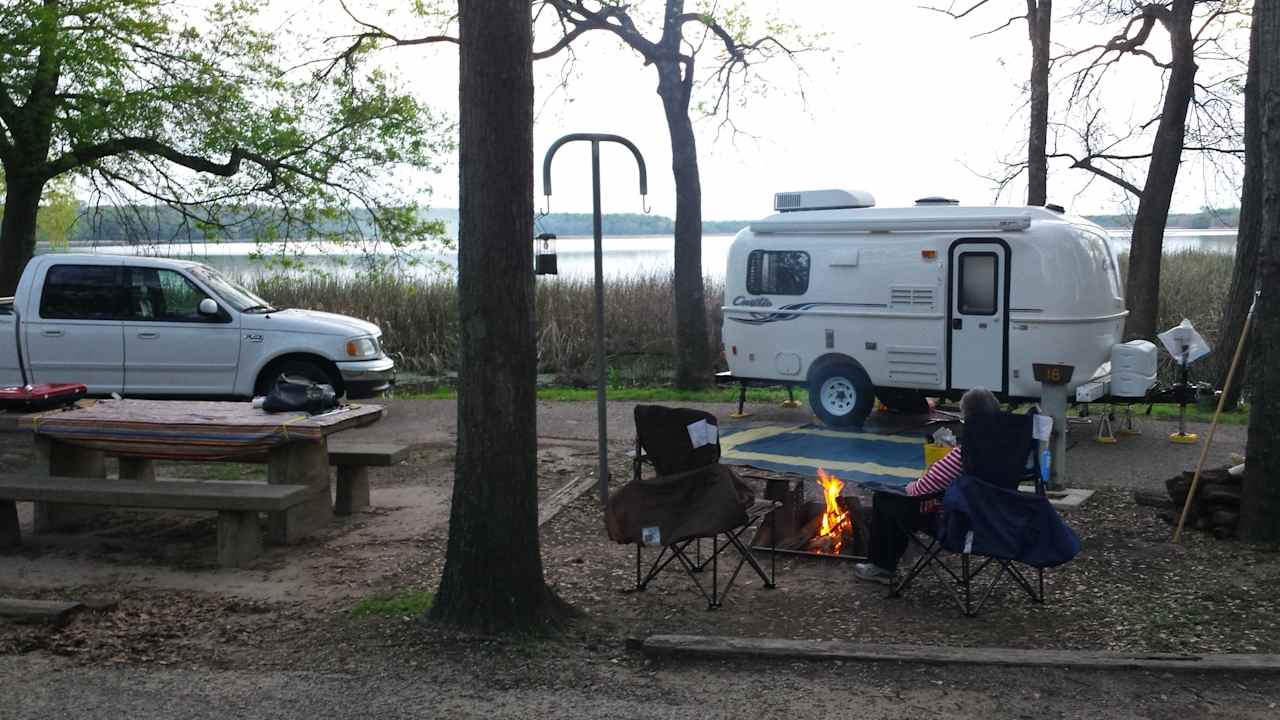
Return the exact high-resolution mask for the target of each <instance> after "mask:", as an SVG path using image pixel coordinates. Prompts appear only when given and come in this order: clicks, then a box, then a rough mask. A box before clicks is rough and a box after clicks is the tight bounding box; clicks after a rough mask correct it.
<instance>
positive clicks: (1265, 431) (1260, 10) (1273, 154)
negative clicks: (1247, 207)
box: [1240, 2, 1280, 543]
mask: <svg viewBox="0 0 1280 720" xmlns="http://www.w3.org/2000/svg"><path fill="white" fill-rule="evenodd" d="M1253 12H1254V14H1253V29H1252V38H1253V42H1252V47H1253V51H1254V52H1255V53H1257V61H1256V62H1257V75H1256V76H1255V77H1256V81H1257V85H1258V87H1257V98H1258V105H1259V107H1258V112H1257V113H1256V115H1254V116H1253V119H1254V120H1255V121H1257V122H1259V124H1260V126H1261V127H1260V132H1259V135H1260V141H1259V150H1260V151H1261V155H1262V162H1261V168H1262V179H1261V186H1262V189H1261V192H1260V193H1259V194H1260V198H1261V200H1262V228H1261V230H1262V232H1261V239H1262V242H1261V255H1260V257H1259V264H1258V276H1259V279H1260V280H1261V282H1260V285H1261V287H1262V288H1263V292H1262V296H1261V297H1260V298H1259V300H1258V308H1257V310H1256V312H1257V316H1256V317H1255V319H1254V321H1255V323H1256V325H1257V333H1256V335H1255V337H1254V342H1253V361H1252V362H1251V363H1250V367H1251V368H1252V385H1253V389H1254V393H1255V394H1254V399H1253V404H1252V406H1251V410H1250V414H1249V440H1248V445H1247V449H1246V455H1247V458H1248V459H1247V460H1246V462H1245V476H1244V489H1243V496H1242V498H1241V503H1240V505H1241V515H1240V537H1241V538H1242V539H1244V540H1248V541H1252V542H1267V543H1277V542H1280V363H1278V362H1276V358H1277V357H1280V295H1277V290H1278V289H1280V3H1275V2H1260V3H1258V4H1257V5H1256V6H1255V7H1254V11H1253ZM1242 210H1243V208H1242Z"/></svg>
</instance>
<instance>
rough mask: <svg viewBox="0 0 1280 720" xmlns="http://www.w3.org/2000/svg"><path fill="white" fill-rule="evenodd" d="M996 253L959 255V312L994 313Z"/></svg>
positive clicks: (972, 313) (973, 313)
mask: <svg viewBox="0 0 1280 720" xmlns="http://www.w3.org/2000/svg"><path fill="white" fill-rule="evenodd" d="M996 267H997V263H996V254H995V253H972V252H970V253H964V254H963V255H961V256H960V313H961V314H963V315H995V314H996V286H997V283H996Z"/></svg>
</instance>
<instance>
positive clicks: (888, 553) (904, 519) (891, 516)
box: [867, 492, 934, 571]
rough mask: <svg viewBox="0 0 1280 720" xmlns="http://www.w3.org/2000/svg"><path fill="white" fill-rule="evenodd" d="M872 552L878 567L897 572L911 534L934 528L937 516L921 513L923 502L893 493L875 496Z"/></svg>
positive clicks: (872, 501)
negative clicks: (934, 520) (934, 519)
mask: <svg viewBox="0 0 1280 720" xmlns="http://www.w3.org/2000/svg"><path fill="white" fill-rule="evenodd" d="M871 515H872V519H871V549H870V552H869V553H868V554H869V557H868V558H867V559H869V560H870V561H871V562H873V563H875V565H876V566H877V567H880V568H883V569H885V570H890V571H893V570H897V569H898V561H899V560H901V559H902V554H903V553H905V552H906V551H907V545H908V544H909V543H910V541H911V538H910V534H911V533H912V532H915V531H917V530H926V529H928V528H931V527H932V526H933V517H934V514H933V513H922V512H920V500H919V499H918V498H914V497H905V496H903V495H895V494H893V493H880V492H878V493H874V494H873V495H872V496H871Z"/></svg>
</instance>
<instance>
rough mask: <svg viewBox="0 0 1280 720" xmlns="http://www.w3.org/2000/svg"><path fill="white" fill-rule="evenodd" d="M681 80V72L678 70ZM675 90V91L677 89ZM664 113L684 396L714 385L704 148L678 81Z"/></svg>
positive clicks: (664, 92) (667, 93)
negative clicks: (705, 261) (701, 169)
mask: <svg viewBox="0 0 1280 720" xmlns="http://www.w3.org/2000/svg"><path fill="white" fill-rule="evenodd" d="M673 72H674V73H676V74H678V73H679V70H678V68H673ZM673 84H674V87H673ZM658 87H659V90H658V92H659V94H660V95H661V96H662V107H663V109H664V110H665V111H666V116H667V129H668V132H669V133H670V135H671V171H672V173H673V175H674V177H675V185H676V218H675V263H674V265H675V267H674V274H673V280H672V288H673V290H674V292H675V298H674V299H673V300H674V308H673V311H674V313H675V326H676V336H675V338H674V348H673V351H674V353H675V366H676V375H675V384H676V387H678V388H680V389H684V390H694V389H698V388H703V387H706V386H707V385H708V384H710V382H711V352H710V348H709V347H708V343H707V305H706V299H705V297H704V295H705V293H704V288H703V278H702V180H701V179H700V177H699V174H698V148H697V144H696V142H695V140H694V135H693V123H692V121H690V120H689V96H688V95H687V94H684V93H683V88H682V87H681V84H680V81H679V79H678V78H667V77H665V76H664V78H663V80H662V81H661V82H660V83H659V86H658Z"/></svg>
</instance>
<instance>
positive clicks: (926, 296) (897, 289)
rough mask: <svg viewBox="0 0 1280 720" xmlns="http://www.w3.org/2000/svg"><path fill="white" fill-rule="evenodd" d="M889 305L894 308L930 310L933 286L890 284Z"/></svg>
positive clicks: (932, 304)
mask: <svg viewBox="0 0 1280 720" xmlns="http://www.w3.org/2000/svg"><path fill="white" fill-rule="evenodd" d="M889 307H891V308H893V309H896V310H932V309H934V293H933V288H931V287H913V286H908V285H892V286H890V287H889Z"/></svg>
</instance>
